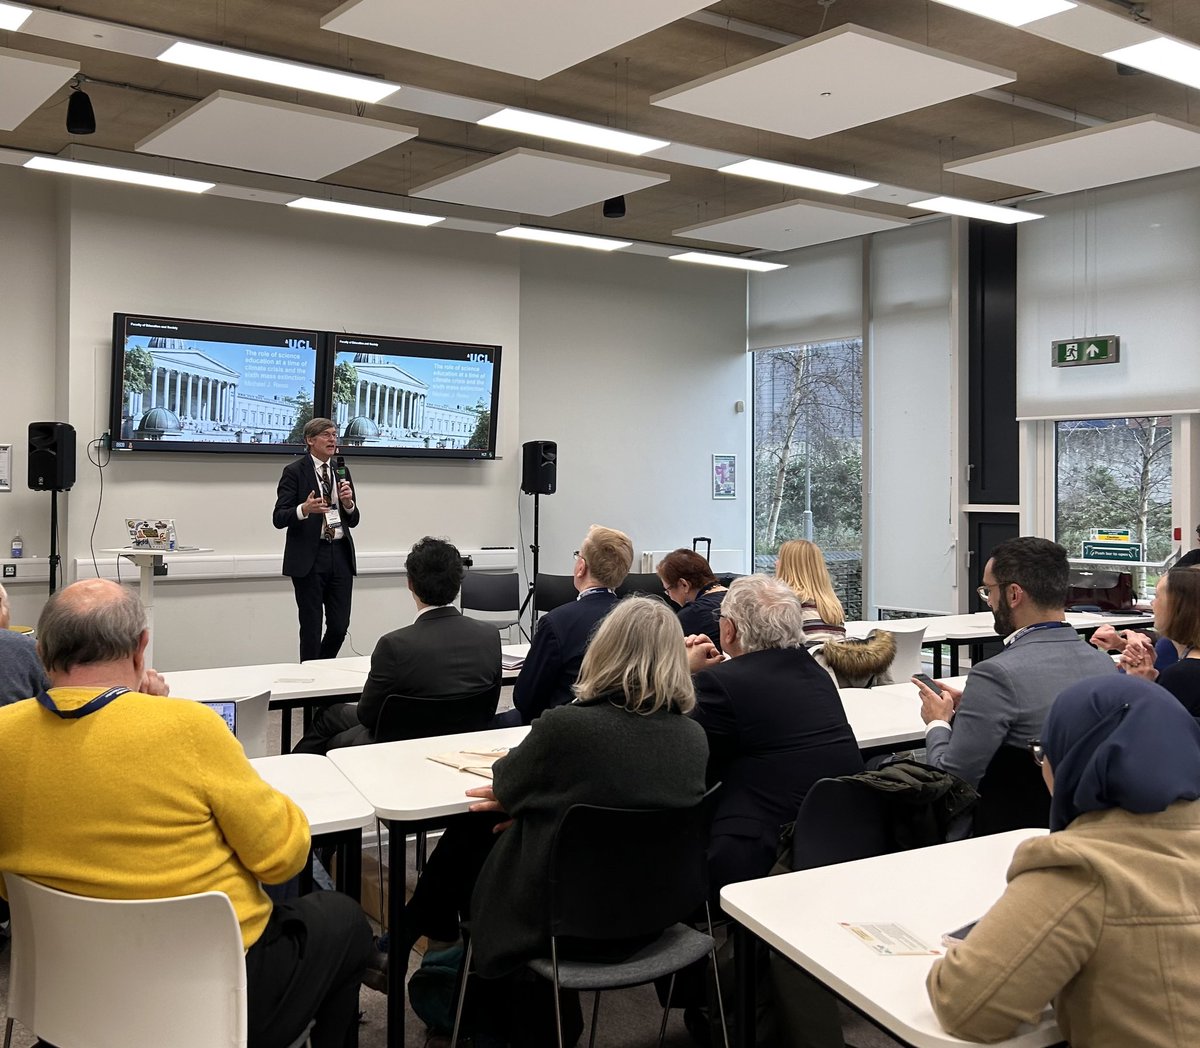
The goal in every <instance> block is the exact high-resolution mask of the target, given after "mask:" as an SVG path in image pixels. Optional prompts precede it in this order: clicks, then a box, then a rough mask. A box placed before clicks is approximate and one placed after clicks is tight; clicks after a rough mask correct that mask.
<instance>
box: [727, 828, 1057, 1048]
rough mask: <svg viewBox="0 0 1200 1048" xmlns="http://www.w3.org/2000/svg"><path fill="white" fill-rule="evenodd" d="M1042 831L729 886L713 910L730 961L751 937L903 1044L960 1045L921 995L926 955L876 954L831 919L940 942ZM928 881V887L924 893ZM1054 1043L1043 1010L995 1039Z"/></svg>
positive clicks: (1022, 1047)
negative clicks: (1039, 1018)
mask: <svg viewBox="0 0 1200 1048" xmlns="http://www.w3.org/2000/svg"><path fill="white" fill-rule="evenodd" d="M1045 832H1046V831H1045V830H1013V831H1011V832H1009V833H1001V834H996V835H994V836H991V837H976V838H971V839H969V840H965V841H956V842H954V843H953V844H941V845H938V846H937V847H933V848H918V849H915V850H913V851H906V852H897V853H895V854H893V855H881V856H878V857H876V858H873V859H861V860H859V861H857V862H847V863H841V864H838V865H835V866H825V867H821V868H820V869H816V870H804V871H802V872H799V873H789V874H785V875H784V876H781V877H767V878H764V879H762V880H757V881H744V882H742V883H741V884H731V885H728V886H726V887H725V888H724V889H722V891H721V908H722V909H723V910H725V912H726V913H728V914H730V915H731V916H733V917H734V919H735V920H737V921H738V923H739V925H740V928H739V932H741V933H742V934H741V935H740V941H739V943H738V949H737V953H738V956H739V959H740V958H741V957H744V956H751V955H752V951H751V950H750V949H749V948H750V947H752V945H753V943H752V938H751V937H752V936H757V937H758V938H760V939H762V940H763V941H764V942H766V943H767V945H769V946H770V947H771V948H772V949H774V950H777V951H778V952H779V953H781V954H783V955H784V956H785V957H787V958H788V959H789V960H791V961H792V962H794V963H795V964H797V965H799V966H800V967H801V968H803V969H804V970H805V971H806V972H808V973H809V974H810V975H812V976H813V977H814V978H815V979H817V980H819V981H820V982H822V983H823V984H824V985H826V986H828V987H829V988H830V989H831V990H832V991H833V992H834V993H836V994H837V995H838V996H840V997H842V998H843V999H845V1000H846V1001H847V1003H849V1004H850V1005H852V1006H853V1007H854V1008H855V1009H857V1010H858V1011H860V1012H862V1013H863V1014H864V1015H866V1016H867V1017H868V1018H870V1019H872V1020H873V1021H874V1022H876V1023H878V1024H879V1025H880V1026H881V1027H882V1028H883V1029H885V1030H886V1031H887V1032H888V1033H890V1034H891V1035H892V1036H893V1037H896V1038H897V1039H899V1040H900V1041H902V1042H903V1043H904V1044H907V1045H910V1046H912V1048H946V1046H949V1045H961V1044H965V1043H967V1042H965V1041H961V1040H959V1039H958V1038H957V1037H951V1036H950V1035H949V1034H947V1033H946V1032H945V1031H944V1030H943V1029H942V1028H941V1026H940V1025H938V1021H937V1019H936V1018H935V1017H934V1014H933V1009H932V1008H931V1007H930V1004H929V998H928V995H927V994H926V992H925V976H926V975H927V974H928V972H929V968H930V965H931V964H932V963H933V961H934V958H933V957H928V956H926V957H879V956H876V955H875V954H873V953H872V952H871V951H870V949H868V948H867V947H866V946H864V945H863V944H862V943H861V942H859V941H858V940H857V939H856V938H855V936H854V935H853V934H852V933H850V932H848V931H847V930H846V929H845V928H842V927H839V925H838V922H839V921H848V922H851V923H856V924H857V923H867V922H877V921H878V922H889V923H896V924H900V925H902V926H903V927H905V928H906V929H908V930H909V931H910V932H912V933H913V934H914V935H916V936H917V937H918V938H919V939H921V940H923V941H924V942H926V943H927V944H929V945H930V946H933V947H938V948H940V945H941V937H942V933H943V932H946V931H949V930H950V929H952V928H958V927H961V926H962V925H964V924H966V923H968V922H969V921H974V920H977V919H978V918H979V917H981V916H982V915H983V914H984V913H985V912H986V911H987V910H988V908H989V907H990V906H991V905H992V903H994V902H995V901H996V900H997V899H998V898H999V897H1000V896H1001V895H1002V894H1003V892H1004V887H1005V880H1004V875H1005V871H1006V870H1007V869H1008V864H1009V860H1010V859H1011V857H1012V853H1013V851H1014V850H1015V848H1016V846H1017V844H1019V843H1020V842H1021V841H1023V840H1025V839H1026V838H1028V837H1033V836H1037V835H1038V834H1041V833H1045ZM935 881H936V883H937V890H936V892H932V891H929V890H928V889H927V885H928V884H930V883H932V882H935ZM745 932H749V933H750V934H749V935H747V934H745ZM746 967H747V969H748V970H747V971H743V972H741V973H740V975H741V977H742V978H753V971H752V970H749V969H751V968H752V965H747V966H746ZM747 985H749V984H747ZM739 989H740V990H742V991H743V992H744V990H745V987H744V986H740V987H739ZM741 999H744V998H742V997H741V996H740V995H739V1000H741ZM745 1018H746V1017H745V1016H744V1015H742V1014H740V1013H739V1015H738V1032H739V1035H740V1037H742V1038H745V1037H746V1036H752V1034H753V1022H754V1018H753V1012H751V1013H750V1015H749V1021H748V1022H745V1021H744V1019H745ZM1061 1040H1062V1035H1061V1034H1060V1033H1059V1031H1058V1027H1057V1026H1056V1025H1055V1024H1054V1022H1053V1019H1052V1018H1051V1017H1050V1015H1049V1013H1047V1016H1046V1019H1045V1020H1044V1021H1043V1022H1042V1023H1040V1024H1039V1025H1038V1026H1036V1027H1032V1028H1029V1027H1026V1028H1024V1029H1023V1030H1022V1031H1021V1032H1019V1033H1018V1034H1017V1036H1015V1037H1012V1038H1010V1039H1009V1040H1006V1041H1002V1042H1000V1043H1001V1044H1002V1045H1004V1046H1006V1048H1043V1046H1045V1045H1050V1044H1055V1043H1057V1042H1059V1041H1061ZM741 1043H742V1044H743V1045H745V1044H747V1043H749V1044H753V1043H754V1042H753V1041H749V1042H747V1041H746V1040H744V1039H743V1040H741Z"/></svg>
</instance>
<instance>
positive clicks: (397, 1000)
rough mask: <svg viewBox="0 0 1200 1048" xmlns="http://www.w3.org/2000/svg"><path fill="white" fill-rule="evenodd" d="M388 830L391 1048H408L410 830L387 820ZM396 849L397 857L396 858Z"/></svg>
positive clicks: (389, 1031) (389, 1027)
mask: <svg viewBox="0 0 1200 1048" xmlns="http://www.w3.org/2000/svg"><path fill="white" fill-rule="evenodd" d="M386 825H387V828H388V900H387V906H388V1001H387V1048H404V977H405V976H406V975H407V974H408V955H407V954H404V955H403V956H401V952H402V951H401V946H400V943H401V940H402V939H403V938H404V866H405V841H406V839H407V833H408V827H407V825H406V824H405V823H403V822H393V821H391V820H390V819H389V820H386ZM392 849H396V850H397V854H396V855H393V854H392Z"/></svg>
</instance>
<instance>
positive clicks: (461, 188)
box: [410, 149, 670, 215]
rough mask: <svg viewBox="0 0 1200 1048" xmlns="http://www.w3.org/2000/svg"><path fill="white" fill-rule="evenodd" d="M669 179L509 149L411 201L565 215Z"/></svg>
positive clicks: (434, 184)
mask: <svg viewBox="0 0 1200 1048" xmlns="http://www.w3.org/2000/svg"><path fill="white" fill-rule="evenodd" d="M669 181H670V176H669V175H664V174H660V173H659V172H657V171H643V170H642V169H641V168H635V167H620V166H618V165H617V164H603V163H600V162H599V161H598V160H581V159H579V158H578V157H570V156H558V155H556V154H554V153H542V152H539V151H538V150H536V149H510V150H509V151H508V152H507V153H501V154H500V156H497V157H492V158H491V159H490V160H485V161H483V163H481V164H472V165H471V166H470V167H468V168H465V169H463V170H462V171H457V172H455V173H454V174H452V175H447V176H446V177H445V178H439V179H436V180H435V181H433V182H427V183H425V185H423V186H418V187H417V188H416V189H414V190H412V192H411V193H410V196H415V197H422V198H425V199H428V200H445V201H449V202H451V203H455V204H469V205H472V206H474V207H490V208H494V209H496V210H499V211H515V212H518V213H520V214H523V215H561V214H562V213H563V212H564V211H573V210H574V209H575V208H577V207H585V206H586V205H588V204H595V203H596V202H598V201H600V200H607V199H608V198H609V197H615V196H622V195H624V194H626V193H636V192H637V191H638V190H639V189H649V188H650V187H651V186H657V185H661V184H662V183H663V182H669Z"/></svg>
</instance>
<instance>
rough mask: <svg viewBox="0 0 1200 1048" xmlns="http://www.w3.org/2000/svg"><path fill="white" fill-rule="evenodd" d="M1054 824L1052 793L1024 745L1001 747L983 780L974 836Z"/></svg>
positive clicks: (974, 825)
mask: <svg viewBox="0 0 1200 1048" xmlns="http://www.w3.org/2000/svg"><path fill="white" fill-rule="evenodd" d="M1049 825H1050V791H1049V790H1047V789H1046V783H1045V780H1044V779H1043V778H1042V769H1041V768H1039V767H1038V766H1037V764H1036V763H1035V762H1034V760H1033V758H1032V757H1030V755H1029V751H1028V750H1027V749H1026V748H1025V747H1024V746H1008V745H1005V746H1001V747H1000V748H999V749H998V750H997V751H996V754H995V756H994V757H992V759H991V761H990V762H989V763H988V766H987V770H986V771H985V772H984V773H983V778H982V779H980V780H979V804H978V805H977V806H976V808H975V816H974V818H973V820H972V822H971V833H972V835H973V836H975V837H983V836H986V835H987V834H989V833H1006V832H1007V831H1008V830H1019V829H1022V828H1024V827H1026V826H1040V827H1042V828H1046V827H1048V826H1049Z"/></svg>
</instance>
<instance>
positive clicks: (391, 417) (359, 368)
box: [331, 335, 500, 458]
mask: <svg viewBox="0 0 1200 1048" xmlns="http://www.w3.org/2000/svg"><path fill="white" fill-rule="evenodd" d="M331 349H332V352H333V362H334V367H333V380H332V393H333V415H332V416H331V417H332V418H333V420H334V421H335V422H336V423H337V424H338V430H339V432H340V433H341V435H342V444H343V445H345V446H346V448H347V449H348V450H349V449H353V450H354V451H355V452H356V453H357V452H360V451H361V452H365V453H367V454H376V455H414V456H419V457H426V458H494V457H495V454H496V408H497V404H498V400H499V392H500V347H499V346H480V345H470V344H461V343H452V342H427V341H422V340H418V339H402V338H384V337H380V336H377V335H334V336H332V344H331Z"/></svg>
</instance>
